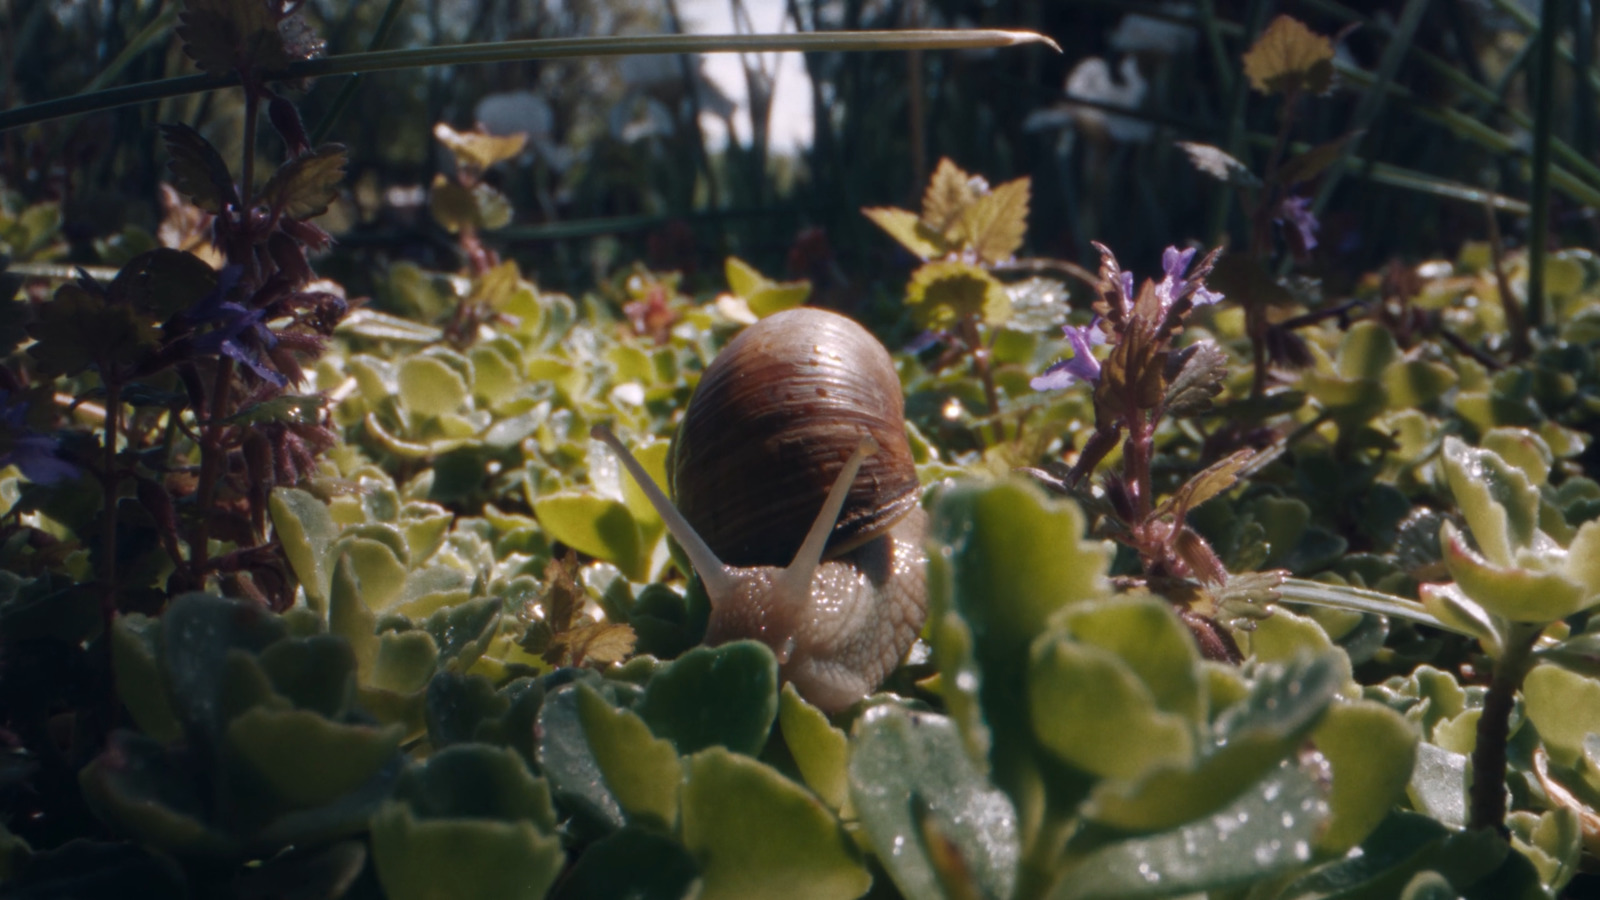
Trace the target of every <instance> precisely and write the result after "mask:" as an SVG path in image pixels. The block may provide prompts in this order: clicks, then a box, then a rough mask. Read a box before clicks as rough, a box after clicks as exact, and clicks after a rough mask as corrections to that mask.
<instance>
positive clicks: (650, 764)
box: [575, 684, 683, 832]
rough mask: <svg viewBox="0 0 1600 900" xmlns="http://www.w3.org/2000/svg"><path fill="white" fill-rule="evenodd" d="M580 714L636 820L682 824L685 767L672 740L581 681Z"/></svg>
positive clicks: (665, 826)
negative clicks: (680, 806)
mask: <svg viewBox="0 0 1600 900" xmlns="http://www.w3.org/2000/svg"><path fill="white" fill-rule="evenodd" d="M575 690H576V691H577V692H578V719H579V721H580V722H582V723H583V731H584V734H586V735H587V736H588V738H589V748H590V750H591V751H592V752H593V753H594V758H595V762H596V763H597V764H598V765H599V767H600V772H601V774H602V775H603V776H604V777H605V780H606V787H608V788H610V789H611V794H612V796H614V797H616V798H617V803H618V804H619V805H620V806H621V807H622V809H623V811H624V812H626V813H627V814H628V818H629V820H630V821H632V822H634V823H636V824H643V825H648V826H651V827H654V828H657V829H660V830H663V831H669V832H670V831H672V830H673V829H674V828H675V827H676V826H677V823H678V788H679V784H680V783H681V782H682V781H683V767H682V765H680V764H679V762H678V754H677V753H676V752H675V751H673V749H672V745H671V744H670V743H668V742H667V741H664V740H661V739H660V738H656V737H654V736H652V735H651V734H650V726H648V725H646V724H645V723H644V720H643V719H641V718H639V716H638V715H636V714H634V713H633V712H632V711H630V710H626V709H617V708H616V707H613V706H612V705H611V704H610V703H607V702H606V700H605V698H604V697H602V696H600V694H599V693H598V692H597V691H595V690H594V688H591V687H589V686H588V685H586V684H579V685H578V686H577V687H576V688H575Z"/></svg>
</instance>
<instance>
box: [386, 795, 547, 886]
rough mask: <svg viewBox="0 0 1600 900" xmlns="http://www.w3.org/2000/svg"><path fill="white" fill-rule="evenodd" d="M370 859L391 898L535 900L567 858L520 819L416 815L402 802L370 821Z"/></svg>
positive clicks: (535, 827) (390, 804)
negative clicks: (429, 817) (422, 816)
mask: <svg viewBox="0 0 1600 900" xmlns="http://www.w3.org/2000/svg"><path fill="white" fill-rule="evenodd" d="M371 839H372V859H373V863H374V865H375V867H376V868H377V872H378V881H379V882H380V883H381V884H382V885H383V890H384V895H385V896H386V897H389V898H391V900H449V898H455V897H494V898H496V900H540V898H542V897H544V895H545V892H546V891H548V890H549V889H550V886H551V885H552V884H554V883H555V880H556V876H558V875H559V874H561V869H562V866H563V865H564V864H565V862H566V854H565V853H564V852H563V851H562V849H561V839H560V838H558V837H556V836H554V835H552V834H546V833H544V832H542V831H541V830H540V829H539V828H538V827H537V826H535V825H534V823H532V822H529V821H527V820H517V821H511V822H507V821H497V820H492V819H464V818H463V819H419V818H418V817H417V816H415V815H414V814H412V812H411V810H410V809H409V808H407V807H406V805H405V804H403V803H394V802H391V803H388V804H385V805H384V807H383V808H382V809H381V810H379V812H378V814H377V815H375V816H373V818H372V838H371Z"/></svg>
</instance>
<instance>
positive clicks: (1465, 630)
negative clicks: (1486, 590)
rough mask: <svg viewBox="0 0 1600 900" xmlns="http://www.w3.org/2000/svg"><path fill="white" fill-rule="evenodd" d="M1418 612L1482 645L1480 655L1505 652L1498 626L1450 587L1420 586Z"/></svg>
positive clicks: (1439, 585) (1486, 614) (1418, 590)
mask: <svg viewBox="0 0 1600 900" xmlns="http://www.w3.org/2000/svg"><path fill="white" fill-rule="evenodd" d="M1417 595H1418V597H1419V598H1420V599H1421V600H1422V608H1423V609H1425V610H1427V611H1428V613H1429V614H1431V615H1432V616H1433V617H1434V618H1436V619H1438V620H1439V621H1440V622H1443V623H1444V625H1445V627H1446V628H1449V629H1451V630H1452V631H1455V632H1458V633H1460V634H1469V635H1472V636H1473V637H1476V638H1477V639H1478V642H1479V643H1481V644H1482V645H1483V649H1484V652H1486V653H1488V654H1489V655H1490V656H1491V657H1499V656H1500V654H1501V652H1502V651H1504V650H1505V639H1504V637H1502V636H1501V634H1500V625H1499V624H1498V623H1496V622H1495V620H1494V619H1493V618H1491V617H1490V616H1489V613H1488V611H1487V610H1485V609H1484V608H1483V607H1482V606H1479V605H1478V604H1477V603H1476V602H1474V601H1473V600H1472V598H1470V597H1468V596H1467V595H1466V593H1465V592H1463V591H1462V590H1461V588H1460V587H1458V586H1456V585H1454V584H1424V585H1422V586H1421V587H1419V588H1418V589H1417Z"/></svg>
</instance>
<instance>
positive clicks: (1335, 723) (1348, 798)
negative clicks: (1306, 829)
mask: <svg viewBox="0 0 1600 900" xmlns="http://www.w3.org/2000/svg"><path fill="white" fill-rule="evenodd" d="M1311 742H1312V744H1313V745H1314V746H1315V747H1316V748H1317V752H1319V753H1321V754H1322V755H1323V757H1324V758H1325V759H1327V761H1328V765H1329V766H1330V767H1331V768H1332V769H1333V788H1332V790H1331V792H1330V793H1329V795H1328V806H1329V808H1330V810H1331V811H1332V816H1331V818H1330V819H1329V821H1328V824H1327V827H1326V828H1325V829H1324V830H1323V831H1322V833H1321V835H1319V836H1318V837H1317V838H1316V840H1315V841H1314V842H1313V843H1314V844H1315V845H1316V848H1317V851H1318V852H1319V853H1322V854H1327V855H1339V854H1343V853H1344V852H1345V851H1346V850H1349V849H1350V848H1351V847H1354V846H1356V845H1357V844H1360V843H1361V842H1362V841H1364V840H1366V839H1367V836H1368V835H1369V834H1371V833H1372V831H1373V829H1375V828H1377V827H1378V825H1379V823H1381V822H1382V821H1383V820H1384V817H1386V816H1387V815H1388V814H1389V811H1390V810H1391V809H1393V808H1394V805H1395V802H1396V801H1397V800H1399V799H1400V798H1401V796H1402V795H1404V793H1405V789H1406V785H1407V784H1408V783H1409V782H1410V780H1411V770H1412V767H1413V766H1414V764H1415V762H1416V757H1417V732H1416V728H1415V727H1414V726H1412V725H1411V724H1410V723H1409V722H1407V721H1406V720H1405V717H1404V716H1401V715H1400V714H1399V713H1397V712H1395V711H1394V710H1392V709H1389V708H1388V707H1386V706H1383V705H1382V704H1379V703H1373V702H1371V701H1365V700H1363V701H1358V702H1355V703H1335V704H1333V705H1332V706H1330V707H1329V708H1328V714H1327V715H1326V716H1325V717H1323V720H1322V724H1320V725H1318V726H1317V729H1316V730H1315V731H1313V732H1312V733H1311Z"/></svg>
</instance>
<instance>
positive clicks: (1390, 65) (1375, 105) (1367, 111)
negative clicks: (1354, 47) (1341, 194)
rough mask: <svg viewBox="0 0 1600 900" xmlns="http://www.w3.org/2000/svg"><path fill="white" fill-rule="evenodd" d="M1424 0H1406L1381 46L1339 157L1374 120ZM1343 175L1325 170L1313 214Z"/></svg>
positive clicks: (1346, 154) (1347, 153) (1339, 170)
mask: <svg viewBox="0 0 1600 900" xmlns="http://www.w3.org/2000/svg"><path fill="white" fill-rule="evenodd" d="M1427 8H1428V2H1427V0H1408V2H1407V3H1406V7H1405V11H1404V12H1402V13H1401V14H1400V25H1399V27H1398V28H1396V29H1395V33H1394V35H1393V36H1391V37H1390V39H1389V45H1388V46H1387V47H1384V48H1383V57H1382V58H1381V59H1379V61H1378V71H1377V77H1376V78H1375V79H1374V81H1373V84H1372V86H1371V87H1369V88H1367V92H1366V94H1364V95H1362V97H1361V102H1360V103H1358V104H1356V113H1355V116H1354V118H1353V119H1352V121H1351V122H1350V130H1351V131H1353V132H1355V134H1356V136H1355V137H1354V138H1352V139H1351V140H1348V141H1345V143H1344V149H1343V150H1342V151H1340V156H1341V157H1343V158H1344V159H1349V158H1350V156H1351V154H1352V153H1353V152H1354V151H1355V149H1356V146H1357V145H1358V144H1359V143H1360V142H1361V138H1362V135H1363V134H1364V133H1365V132H1366V130H1367V128H1368V126H1370V125H1371V124H1372V121H1373V119H1375V118H1377V115H1378V111H1379V110H1381V109H1383V101H1384V99H1385V93H1386V91H1387V89H1388V87H1389V85H1391V84H1393V83H1394V76H1395V73H1396V72H1398V71H1399V70H1400V62H1401V60H1403V59H1405V57H1406V54H1407V52H1409V51H1410V49H1411V41H1412V38H1414V37H1415V36H1416V33H1417V26H1418V25H1419V24H1421V22H1422V13H1423V12H1424V11H1425V10H1427ZM1343 174H1344V169H1343V167H1337V168H1335V169H1333V170H1332V171H1330V172H1328V177H1327V178H1324V179H1323V180H1322V184H1321V186H1320V187H1318V188H1317V196H1316V198H1315V199H1314V200H1312V202H1311V210H1312V212H1313V213H1318V214H1320V213H1321V212H1322V210H1323V209H1324V208H1325V207H1327V205H1328V199H1329V198H1330V197H1332V196H1333V191H1334V189H1335V188H1337V187H1338V186H1339V179H1340V176H1342V175H1343Z"/></svg>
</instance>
